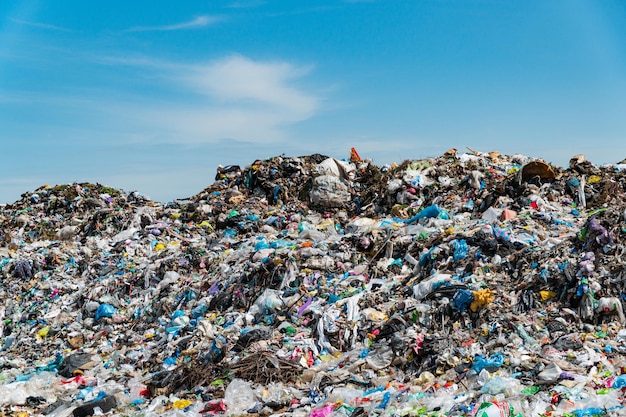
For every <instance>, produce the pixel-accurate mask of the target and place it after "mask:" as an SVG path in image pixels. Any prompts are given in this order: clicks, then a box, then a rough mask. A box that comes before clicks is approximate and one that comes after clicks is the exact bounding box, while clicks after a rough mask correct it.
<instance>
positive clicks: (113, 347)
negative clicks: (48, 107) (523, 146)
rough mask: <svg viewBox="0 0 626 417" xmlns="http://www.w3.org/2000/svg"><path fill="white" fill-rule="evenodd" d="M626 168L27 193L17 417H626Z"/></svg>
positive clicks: (227, 170) (272, 176)
mask: <svg viewBox="0 0 626 417" xmlns="http://www.w3.org/2000/svg"><path fill="white" fill-rule="evenodd" d="M625 168H626V165H623V164H615V165H607V166H602V167H598V166H595V165H594V164H592V163H591V162H589V161H587V160H585V158H584V156H582V155H577V156H575V157H573V158H572V159H571V161H570V164H569V166H568V167H567V168H561V167H557V166H553V165H551V164H549V163H547V162H545V161H543V160H540V159H536V158H530V157H526V156H523V155H501V154H500V153H498V152H489V153H482V152H477V151H473V150H471V149H470V152H467V153H459V152H457V151H456V150H454V149H451V150H449V151H447V152H446V153H444V154H443V155H442V156H440V157H437V158H428V159H422V160H407V161H404V162H402V163H401V164H399V165H398V164H395V163H394V164H391V165H386V166H376V165H375V164H374V163H373V162H372V161H370V160H364V159H361V157H360V156H359V155H358V153H357V152H356V150H354V149H353V150H352V152H351V154H350V158H347V159H346V160H338V159H334V158H329V157H326V156H324V155H319V154H316V155H309V156H302V157H285V156H278V157H274V158H269V159H265V160H257V161H254V162H253V163H252V164H250V165H249V166H247V167H244V168H241V167H239V166H226V167H219V169H218V172H217V175H216V178H215V182H214V183H213V184H211V185H210V186H208V187H207V188H206V189H204V190H203V191H201V192H200V193H198V194H197V195H195V196H191V197H189V198H187V199H184V200H175V201H173V202H170V203H167V204H164V203H159V202H154V201H151V200H150V199H149V198H147V197H145V196H143V195H141V194H139V193H137V192H130V193H129V192H125V191H123V190H118V189H114V188H111V187H107V186H103V185H101V184H91V183H75V184H69V185H60V186H54V187H50V186H43V187H40V188H39V189H37V190H34V191H32V192H27V193H25V194H23V195H22V198H21V199H20V200H18V201H16V202H15V203H13V204H8V205H5V206H3V207H2V213H1V217H0V224H1V227H0V233H1V236H0V239H1V242H2V243H1V245H0V267H1V275H0V300H1V301H0V337H1V341H2V346H1V349H0V411H1V412H2V413H4V414H3V415H19V416H36V415H51V416H57V417H61V416H70V415H71V416H75V417H78V416H88V415H111V416H112V415H117V416H203V415H259V416H269V415H275V416H288V415H290V416H291V415H293V416H314V417H326V416H355V417H356V416H365V415H390V416H405V415H411V416H416V415H419V416H467V415H472V416H478V417H488V416H500V415H502V416H525V417H529V416H577V417H579V416H596V415H598V416H599V415H602V416H604V415H626V409H624V408H623V401H624V391H623V390H624V389H626V361H625V360H624V359H625V358H626V356H625V354H626V329H624V325H625V324H626V318H625V317H624V307H623V300H624V299H626V268H625V263H624V260H623V256H624V238H625V236H626V200H625V195H626V175H625V171H624V169H625ZM623 372H624V373H623Z"/></svg>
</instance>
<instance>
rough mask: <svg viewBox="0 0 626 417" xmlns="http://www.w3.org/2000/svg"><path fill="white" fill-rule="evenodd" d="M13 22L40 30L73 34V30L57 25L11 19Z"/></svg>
mask: <svg viewBox="0 0 626 417" xmlns="http://www.w3.org/2000/svg"><path fill="white" fill-rule="evenodd" d="M11 21H12V22H15V23H19V24H20V25H26V26H31V27H35V28H39V29H46V30H56V31H59V32H73V30H71V29H67V28H64V27H61V26H56V25H50V24H48V23H39V22H31V21H28V20H22V19H15V18H11Z"/></svg>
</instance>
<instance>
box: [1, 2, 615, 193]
mask: <svg viewBox="0 0 626 417" xmlns="http://www.w3.org/2000/svg"><path fill="white" fill-rule="evenodd" d="M0 146H1V148H0V149H1V150H0V155H1V160H0V203H11V202H13V201H16V200H18V199H19V198H20V195H21V194H22V193H25V192H28V191H32V190H34V189H36V188H37V187H39V186H41V185H44V184H49V185H55V184H68V183H73V182H94V183H95V182H98V183H101V184H105V185H109V186H112V187H115V188H122V189H124V190H126V191H134V190H136V191H138V192H140V193H142V194H144V195H147V196H149V197H150V198H152V199H153V200H156V201H163V202H167V201H172V200H174V199H180V198H185V197H189V196H192V195H194V194H196V193H198V192H200V191H201V190H203V189H204V188H205V187H207V186H208V185H210V184H211V183H213V181H214V177H215V170H216V167H217V166H218V164H221V165H231V164H238V165H241V166H242V167H244V166H247V165H249V164H250V163H252V162H253V161H254V160H255V159H265V158H269V157H272V156H277V155H281V154H284V155H286V156H298V155H307V154H312V153H321V154H325V155H329V156H333V157H336V158H340V159H341V158H347V157H349V152H350V148H351V147H355V148H356V149H357V151H358V152H359V154H360V155H361V157H364V158H371V159H373V161H374V163H376V164H377V165H383V164H387V163H391V162H393V161H396V162H402V161H403V160H405V159H420V158H425V157H432V156H438V155H441V154H442V153H443V152H445V151H446V150H447V149H449V148H457V149H458V150H459V151H466V147H470V148H472V149H476V150H479V151H483V152H488V151H492V150H498V151H500V152H501V153H506V154H515V153H520V154H524V155H528V156H532V157H537V158H543V159H544V160H546V161H548V162H551V163H553V164H555V165H559V166H566V165H567V162H568V161H569V159H570V157H572V156H573V155H575V154H580V153H582V154H584V155H586V157H587V159H589V160H590V161H592V162H593V163H595V164H597V165H601V164H605V163H615V162H618V161H621V160H622V159H624V158H626V2H624V1H622V0H603V1H586V0H552V1H543V0H541V1H535V0H526V1H523V2H520V1H506V0H494V1H487V0H484V1H478V0H477V1H467V0H458V1H455V0H441V1H429V0H423V1H415V0H405V1H402V0H398V1H391V0H388V1H384V0H379V1H376V0H373V1H363V0H351V1H348V0H344V1H341V0H336V1H330V0H328V1H326V0H317V1H304V0H301V1H299V0H273V1H261V0H231V1H218V0H215V1H201V0H192V1H190V0H178V1H175V2H173V1H163V2H154V1H146V0H133V1H128V0H126V1H118V0H108V1H106V2H103V1H84V0H81V1H78V0H59V1H44V0H23V1H18V0H2V1H1V2H0Z"/></svg>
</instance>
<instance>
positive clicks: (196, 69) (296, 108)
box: [123, 55, 321, 143]
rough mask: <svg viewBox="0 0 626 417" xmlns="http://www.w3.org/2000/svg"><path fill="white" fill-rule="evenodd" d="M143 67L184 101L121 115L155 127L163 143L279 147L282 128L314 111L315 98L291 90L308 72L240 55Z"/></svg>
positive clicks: (154, 104)
mask: <svg viewBox="0 0 626 417" xmlns="http://www.w3.org/2000/svg"><path fill="white" fill-rule="evenodd" d="M146 62H147V61H144V64H143V68H144V69H146V70H150V71H155V72H156V74H150V75H151V76H155V75H156V76H157V78H160V79H161V80H165V81H166V82H167V83H169V87H170V88H171V89H172V90H174V91H177V92H180V91H186V93H187V95H188V96H189V97H188V98H189V99H188V100H180V101H178V102H176V103H172V102H169V101H163V102H161V103H159V102H154V101H153V100H152V101H150V102H149V103H145V105H142V106H140V107H139V108H138V107H136V106H133V108H131V109H126V110H124V112H123V113H124V114H126V115H128V114H130V115H132V119H133V120H134V121H135V122H137V121H139V122H140V123H142V124H143V123H145V124H146V125H152V126H154V123H155V121H156V123H157V125H160V126H159V127H158V129H159V132H160V133H159V138H160V139H161V140H163V141H166V142H172V141H174V142H185V143H207V142H215V141H219V140H223V139H239V140H243V141H248V142H255V143H262V142H264V143H267V142H272V141H279V140H282V139H284V138H285V134H284V133H285V131H284V129H285V127H287V126H289V125H292V124H294V123H297V122H299V121H303V120H306V119H308V118H310V117H312V116H313V115H314V114H315V113H316V111H317V110H318V109H319V106H320V101H321V99H320V98H319V97H317V96H315V95H313V94H311V93H309V92H306V91H304V90H303V89H302V88H298V87H297V86H295V85H294V82H296V81H297V80H298V79H300V78H302V77H304V76H306V75H307V74H308V73H309V72H310V71H311V67H302V66H296V65H293V64H291V63H288V62H284V61H273V62H272V61H269V62H268V61H255V60H252V59H250V58H247V57H244V56H241V55H231V56H227V57H224V58H222V59H218V60H215V61H212V62H209V63H206V64H195V65H176V64H169V65H168V64H167V63H163V62H158V63H157V62H155V63H153V64H154V65H152V64H146ZM146 65H148V68H146ZM128 112H130V113H128Z"/></svg>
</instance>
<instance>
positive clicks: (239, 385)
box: [224, 378, 256, 415]
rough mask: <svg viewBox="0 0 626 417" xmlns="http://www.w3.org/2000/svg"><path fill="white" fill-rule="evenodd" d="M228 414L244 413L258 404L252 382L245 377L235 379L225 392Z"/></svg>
mask: <svg viewBox="0 0 626 417" xmlns="http://www.w3.org/2000/svg"><path fill="white" fill-rule="evenodd" d="M224 403H225V404H226V406H227V407H228V408H227V409H226V414H227V415H233V414H243V413H245V412H246V411H248V410H249V409H251V408H252V407H254V405H255V404H256V396H255V394H254V391H253V390H252V384H251V383H249V382H246V381H244V380H243V379H238V378H236V379H233V380H232V382H231V383H230V384H228V387H226V391H225V392H224Z"/></svg>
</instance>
